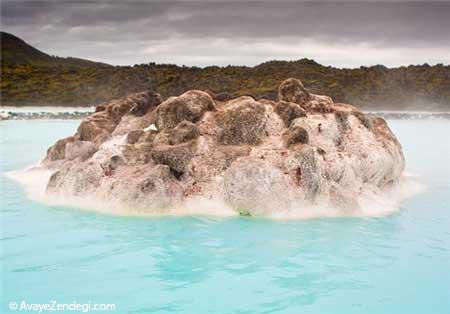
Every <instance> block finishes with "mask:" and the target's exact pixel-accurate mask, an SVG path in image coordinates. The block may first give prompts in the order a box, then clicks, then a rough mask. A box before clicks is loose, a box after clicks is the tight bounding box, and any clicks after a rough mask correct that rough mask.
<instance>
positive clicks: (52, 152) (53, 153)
mask: <svg viewBox="0 0 450 314" xmlns="http://www.w3.org/2000/svg"><path fill="white" fill-rule="evenodd" d="M75 140H76V138H75V137H74V136H69V137H66V138H63V139H60V140H58V141H56V143H55V144H54V145H53V146H51V147H50V148H49V149H48V150H47V156H46V158H45V160H47V161H56V160H62V159H64V158H66V145H67V144H68V143H72V142H73V141H75Z"/></svg>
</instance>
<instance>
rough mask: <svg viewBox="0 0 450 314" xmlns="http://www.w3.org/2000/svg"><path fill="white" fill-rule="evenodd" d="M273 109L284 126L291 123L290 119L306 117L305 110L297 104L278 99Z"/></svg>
mask: <svg viewBox="0 0 450 314" xmlns="http://www.w3.org/2000/svg"><path fill="white" fill-rule="evenodd" d="M274 111H275V112H276V113H277V114H278V115H279V116H280V118H281V119H282V120H283V122H284V125H285V126H286V127H289V126H290V125H291V122H292V120H295V119H297V118H300V117H306V111H305V110H304V109H303V108H302V107H300V105H299V104H296V103H292V102H287V101H279V102H278V103H277V104H276V106H275V108H274Z"/></svg>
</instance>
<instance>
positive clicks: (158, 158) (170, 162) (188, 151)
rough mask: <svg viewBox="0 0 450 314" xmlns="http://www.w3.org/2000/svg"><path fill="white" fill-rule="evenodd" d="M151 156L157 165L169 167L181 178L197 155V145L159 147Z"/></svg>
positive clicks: (185, 144)
mask: <svg viewBox="0 0 450 314" xmlns="http://www.w3.org/2000/svg"><path fill="white" fill-rule="evenodd" d="M150 154H151V157H152V159H153V160H154V162H155V163H156V164H162V165H167V166H169V167H170V169H172V170H173V171H174V172H175V173H176V174H177V175H179V176H181V175H182V174H183V173H184V171H185V169H186V167H187V165H188V164H189V162H190V161H191V159H192V157H193V156H194V154H195V143H183V144H179V145H158V146H155V147H154V148H153V150H152V151H151V153H150Z"/></svg>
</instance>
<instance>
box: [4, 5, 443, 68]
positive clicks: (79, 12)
mask: <svg viewBox="0 0 450 314" xmlns="http://www.w3.org/2000/svg"><path fill="white" fill-rule="evenodd" d="M449 16H450V3H448V2H381V3H380V2H364V3H359V2H281V3H280V2H257V1H252V2H241V1H240V2H237V1H236V2H231V1H227V2H219V1H208V2H148V1H3V2H2V28H3V29H4V30H6V31H10V32H12V33H14V34H16V35H18V36H20V37H22V38H24V39H25V40H27V41H29V42H30V43H32V44H35V45H37V46H38V47H40V48H41V49H43V50H47V51H48V50H50V51H51V52H52V53H54V54H63V55H65V54H69V55H74V56H81V57H86V58H91V59H98V60H104V61H108V62H112V63H121V64H123V63H133V62H149V61H153V60H157V61H160V62H171V61H174V62H178V63H179V62H186V63H189V64H199V65H206V64H207V63H205V62H218V63H221V64H223V63H242V62H250V63H253V64H254V63H258V62H260V61H262V60H264V58H265V59H267V58H268V59H283V58H287V57H288V58H289V57H292V58H295V59H297V58H301V57H304V55H298V56H297V57H296V56H295V54H296V53H303V54H304V53H307V54H308V57H313V58H314V57H315V53H316V54H317V56H318V58H322V60H324V59H323V57H324V56H325V57H326V54H325V49H326V48H327V47H329V48H330V49H329V51H330V52H331V51H335V53H336V54H337V55H340V56H336V57H333V56H329V57H326V58H325V59H326V60H325V61H324V62H328V63H330V62H334V63H336V65H346V66H348V65H355V66H356V65H358V64H356V63H354V64H353V63H352V62H351V61H352V58H353V55H354V53H355V51H360V52H363V51H367V52H370V53H371V55H368V56H367V58H366V59H367V60H365V59H364V58H362V59H361V56H357V57H356V58H354V60H355V62H366V63H386V64H392V65H395V64H397V63H398V62H399V60H400V59H401V58H399V57H398V56H396V55H395V53H399V54H405V55H406V56H405V60H412V61H414V60H417V62H422V61H423V62H425V61H428V62H433V61H438V62H445V63H448V62H449V61H450V60H449V59H450V56H449V55H450V53H449V51H450V33H449V32H448V30H449V29H450V18H448V17H449ZM208 43H210V45H208ZM193 45H195V47H193ZM277 46H278V47H279V49H277ZM155 47H159V48H158V49H155ZM200 48H201V49H200ZM111 49H114V51H112V50H111ZM180 49H187V50H186V51H184V52H183V51H180ZM258 49H263V50H265V51H259V50H258ZM282 49H288V50H289V51H290V52H288V53H286V52H285V51H283V50H282ZM314 49H315V50H314ZM379 49H381V50H386V51H384V52H383V51H381V52H380V51H376V50H379ZM427 49H428V51H430V52H429V53H430V54H431V55H430V56H428V57H429V58H428V59H429V60H428V59H427V58H426V57H427V56H424V55H423V53H424V52H425V51H427ZM233 51H234V53H233ZM345 51H347V54H348V58H349V59H345V55H346V53H345ZM193 52H195V54H193ZM445 52H447V53H445ZM270 53H271V54H270ZM89 54H92V55H89ZM189 56H190V57H189ZM252 56H254V57H255V58H254V60H252V58H251V57H252ZM370 56H373V58H371V57H370ZM414 56H415V58H412V57H414ZM339 58H340V59H339ZM376 58H381V60H376ZM386 58H388V59H386ZM389 58H390V59H389ZM394 59H395V60H394ZM397 59H399V60H397ZM127 60H128V61H127ZM227 60H228V61H227ZM319 61H320V60H319Z"/></svg>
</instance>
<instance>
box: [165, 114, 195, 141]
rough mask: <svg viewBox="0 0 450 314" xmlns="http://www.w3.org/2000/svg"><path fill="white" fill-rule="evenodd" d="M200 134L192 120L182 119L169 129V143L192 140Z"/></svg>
mask: <svg viewBox="0 0 450 314" xmlns="http://www.w3.org/2000/svg"><path fill="white" fill-rule="evenodd" d="M199 136H200V131H199V129H198V127H197V125H195V124H194V123H192V122H189V121H186V120H185V121H182V122H180V123H179V124H178V125H177V126H176V127H175V128H173V129H170V131H169V144H170V145H175V144H180V143H184V142H188V141H191V140H194V139H196V138H198V137H199Z"/></svg>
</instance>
